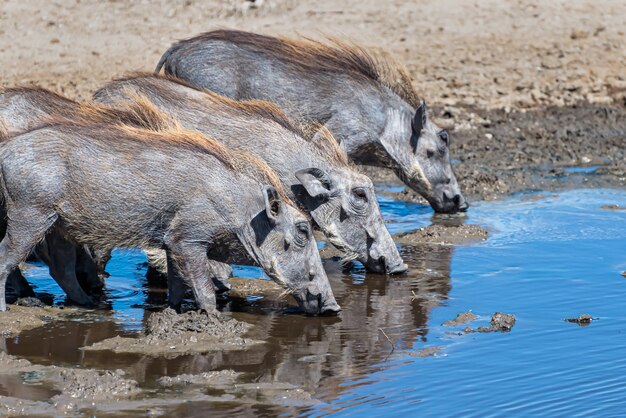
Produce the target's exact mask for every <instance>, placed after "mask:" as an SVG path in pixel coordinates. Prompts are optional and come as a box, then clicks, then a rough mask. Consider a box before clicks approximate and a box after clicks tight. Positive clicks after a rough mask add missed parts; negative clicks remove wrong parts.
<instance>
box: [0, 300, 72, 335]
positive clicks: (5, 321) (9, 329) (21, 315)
mask: <svg viewBox="0 0 626 418" xmlns="http://www.w3.org/2000/svg"><path fill="white" fill-rule="evenodd" d="M29 299H31V298H29ZM18 303H21V302H20V301H19V300H18ZM30 305H31V306H22V305H21V304H14V305H9V310H8V311H7V312H2V313H1V314H0V336H3V337H10V336H13V335H17V334H19V333H20V332H22V331H25V330H28V329H33V328H37V327H41V326H43V325H45V324H47V323H50V322H51V321H53V320H58V319H61V318H63V317H64V316H68V315H71V314H73V313H75V312H76V309H75V308H53V307H49V306H47V307H38V306H32V303H31V304H30Z"/></svg>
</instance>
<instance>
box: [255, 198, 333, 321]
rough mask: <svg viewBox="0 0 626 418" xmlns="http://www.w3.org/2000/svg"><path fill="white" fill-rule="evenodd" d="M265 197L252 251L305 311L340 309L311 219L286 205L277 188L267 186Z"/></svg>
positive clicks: (271, 275) (257, 222)
mask: <svg viewBox="0 0 626 418" xmlns="http://www.w3.org/2000/svg"><path fill="white" fill-rule="evenodd" d="M263 198H264V201H265V210H264V211H262V212H260V213H259V214H258V215H257V216H256V217H255V218H254V219H253V220H252V222H251V225H250V226H251V228H252V234H253V235H254V238H255V240H254V241H255V242H253V243H249V244H248V245H249V247H251V248H248V250H249V251H251V252H252V253H253V254H255V256H256V257H255V258H256V260H257V262H258V263H259V264H260V265H261V267H263V269H264V270H265V272H266V273H267V274H268V276H270V277H271V278H272V279H273V280H274V281H275V282H276V283H278V284H279V285H281V286H282V287H284V288H285V289H287V292H288V293H291V294H292V295H293V297H294V298H295V299H296V302H298V305H299V306H300V309H302V310H303V311H304V312H306V313H307V314H312V315H317V314H324V313H335V312H339V311H340V308H339V305H338V304H337V301H336V300H335V297H334V296H333V291H332V289H331V288H330V283H329V282H328V277H326V272H325V271H324V267H323V266H322V259H321V258H320V255H319V251H318V249H317V242H316V241H315V238H314V237H313V231H312V230H311V226H310V224H309V221H308V220H307V219H306V217H305V216H304V215H303V214H302V213H301V212H300V211H298V210H297V209H296V208H294V207H293V206H291V205H288V204H285V203H284V202H283V201H282V199H281V198H280V196H279V194H278V192H277V191H276V189H275V188H274V187H272V186H263ZM245 241H247V240H245Z"/></svg>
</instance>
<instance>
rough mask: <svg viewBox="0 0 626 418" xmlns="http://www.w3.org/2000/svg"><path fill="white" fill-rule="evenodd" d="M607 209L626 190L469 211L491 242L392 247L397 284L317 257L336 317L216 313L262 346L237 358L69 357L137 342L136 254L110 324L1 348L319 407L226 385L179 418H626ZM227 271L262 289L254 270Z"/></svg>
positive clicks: (615, 248)
mask: <svg viewBox="0 0 626 418" xmlns="http://www.w3.org/2000/svg"><path fill="white" fill-rule="evenodd" d="M604 205H619V206H621V207H625V206H626V192H624V191H619V190H574V191H568V192H562V193H559V194H558V195H557V194H554V193H544V194H542V195H539V194H525V195H518V196H514V197H512V198H510V199H508V200H505V201H501V202H479V203H476V204H474V205H473V206H472V208H471V209H470V211H469V212H468V213H467V215H466V217H465V218H464V219H461V221H464V222H468V223H478V224H481V225H483V226H486V227H488V228H489V232H490V235H489V239H488V240H487V241H485V242H480V243H475V244H471V245H466V246H446V247H442V246H437V245H419V246H414V247H411V246H402V248H401V251H402V255H403V257H404V258H405V261H406V262H407V263H408V265H409V268H410V270H409V272H408V273H406V274H403V275H399V276H392V277H387V276H384V275H376V274H369V273H365V272H364V270H363V269H362V267H359V266H358V265H357V266H355V267H354V268H353V269H352V270H351V271H348V272H345V271H344V270H343V269H342V267H341V265H340V264H339V262H338V261H336V260H326V261H325V267H326V270H327V274H328V276H329V279H330V281H331V284H332V286H333V290H334V292H335V295H336V298H337V300H338V302H339V303H340V304H341V306H342V308H343V311H342V313H341V315H340V317H339V318H332V317H331V318H327V317H322V318H317V317H304V316H301V315H298V314H290V313H289V312H290V311H289V310H285V307H284V306H283V305H276V306H274V305H272V304H271V303H270V304H269V305H264V308H263V309H259V308H258V307H257V305H258V304H260V303H265V302H266V301H265V299H263V300H260V299H258V298H256V297H251V298H250V299H249V300H243V301H241V302H239V303H233V302H225V305H224V310H226V311H229V310H233V311H234V312H233V313H232V315H233V316H235V317H237V318H238V319H243V320H248V321H250V322H253V323H254V324H255V331H254V336H253V338H257V339H263V340H265V341H267V343H266V344H265V345H262V346H258V347H254V348H252V349H250V350H248V351H244V352H238V353H209V354H203V355H190V356H182V357H177V358H175V359H165V358H141V357H137V356H113V355H111V354H106V353H82V352H80V351H79V350H77V347H78V346H81V345H83V344H85V342H86V341H87V342H92V341H96V340H99V339H104V338H107V337H109V336H111V335H118V334H121V335H132V333H133V332H135V331H136V330H137V329H138V328H139V327H140V326H141V324H142V321H143V319H144V315H145V309H143V308H144V307H146V306H150V300H151V298H153V297H154V295H152V296H151V295H150V294H149V292H147V291H146V284H145V279H144V275H145V266H144V264H143V263H144V262H145V259H144V257H143V255H142V253H141V252H132V251H131V252H116V253H115V254H114V257H113V260H112V265H111V266H109V271H110V272H111V273H112V277H111V278H110V279H109V280H108V281H107V285H108V289H109V290H108V296H109V299H110V301H111V304H112V308H113V310H112V311H111V313H110V321H103V322H92V323H88V322H80V321H68V322H66V323H65V322H62V323H58V324H53V325H51V326H49V327H47V328H45V329H44V330H43V331H41V330H39V331H37V332H32V331H29V332H27V333H24V334H22V335H21V336H20V337H19V338H16V339H10V340H7V341H6V345H7V349H8V350H9V352H11V353H14V354H19V355H22V356H25V357H27V358H29V359H30V360H31V361H37V362H47V363H48V364H49V363H53V364H55V363H58V364H80V365H83V366H85V367H100V368H118V367H120V368H124V369H125V370H127V371H128V372H129V375H130V377H132V378H134V379H137V380H138V381H140V383H141V384H142V385H143V386H147V387H154V386H155V385H156V384H155V381H156V379H157V378H158V377H160V376H162V375H164V374H167V375H176V374H181V373H191V374H193V373H201V372H204V371H210V370H216V369H234V370H236V371H238V372H243V373H244V374H243V377H241V378H240V381H241V382H242V383H252V382H254V383H258V384H261V383H263V384H268V383H274V384H278V383H280V384H282V385H286V384H289V385H293V386H294V387H298V388H301V389H302V390H303V391H304V392H303V393H308V394H310V396H311V397H312V399H313V400H314V401H315V402H317V403H316V404H315V405H311V406H306V407H303V406H300V407H298V408H296V409H294V408H293V407H292V406H290V405H294V403H293V402H295V401H294V400H293V399H292V400H282V401H281V400H280V399H279V398H280V397H275V396H273V395H272V396H270V395H268V393H270V392H264V394H263V395H261V394H260V393H261V392H258V391H256V392H254V394H253V393H252V392H251V391H248V392H246V391H247V390H248V389H245V390H244V389H241V388H239V389H237V390H236V389H234V388H232V389H225V393H226V394H227V395H228V396H229V397H228V399H230V401H229V402H211V401H198V402H190V403H185V405H184V406H173V405H169V406H168V405H165V406H163V408H162V410H163V411H165V413H171V414H176V413H180V414H185V416H204V415H206V414H210V413H216V412H219V413H224V414H252V413H268V414H274V415H276V414H286V415H294V414H304V415H309V416H321V415H326V414H337V415H342V416H344V415H362V416H381V415H392V414H393V415H397V416H413V415H417V414H420V413H421V414H422V415H428V416H435V415H442V416H459V415H461V416H481V417H482V416H490V415H501V416H511V415H525V416H527V415H535V416H536V415H549V416H555V415H558V416H568V415H613V416H616V415H621V414H622V413H623V411H624V409H625V408H626V401H624V400H623V390H624V388H625V387H626V379H625V378H624V376H626V357H624V356H623V353H624V350H625V349H626V333H624V332H623V329H624V324H626V313H625V312H624V309H623V301H624V300H626V280H624V277H623V276H621V275H620V272H622V271H625V270H626V253H625V249H626V211H609V210H605V209H601V207H602V206H604ZM381 208H382V210H383V213H384V216H385V219H386V220H388V221H392V222H391V223H389V224H388V225H389V229H390V231H391V232H403V231H409V230H414V229H416V228H418V227H422V226H426V225H429V224H430V223H431V222H432V221H433V216H432V211H431V210H430V209H429V208H427V207H425V206H422V205H418V204H414V203H403V202H395V201H392V200H390V199H386V198H384V197H381ZM435 221H437V222H439V221H440V220H439V219H438V218H436V219H435ZM457 221H458V220H455V222H457ZM446 222H447V221H446ZM235 272H236V275H238V276H243V277H253V278H262V277H263V274H262V272H260V270H258V269H255V268H247V267H246V268H243V267H242V268H236V269H235ZM46 274H47V273H46V271H45V270H44V269H43V267H41V266H39V267H36V268H34V269H32V270H30V271H29V272H28V276H29V279H30V280H33V281H34V282H35V283H36V284H37V285H38V290H39V291H46V292H48V293H51V294H52V295H54V297H55V301H57V303H60V302H62V300H63V297H62V293H61V291H60V289H58V287H56V285H54V284H53V282H52V281H51V280H50V279H48V278H47V277H46ZM162 296H163V295H162V293H161V297H162ZM160 300H161V301H162V298H161V299H160ZM154 306H159V305H158V303H155V305H154ZM470 309H471V310H472V312H473V313H475V314H476V315H478V316H479V318H478V319H477V320H476V322H475V324H478V325H482V324H484V323H488V321H489V317H490V315H491V314H493V313H494V312H496V311H502V312H507V313H513V314H515V315H516V316H517V322H516V325H515V326H514V328H513V330H512V331H511V332H509V333H491V334H476V333H474V334H462V333H459V331H460V328H461V327H458V328H450V327H444V326H442V323H443V322H445V321H446V320H448V319H452V318H454V317H455V316H456V315H457V314H458V313H460V312H465V311H467V310H470ZM583 313H588V314H590V315H591V316H593V317H594V318H597V319H596V320H594V321H593V322H592V323H591V324H590V325H589V326H587V327H580V326H578V325H577V324H572V323H568V322H565V321H564V319H565V318H569V317H576V316H578V315H580V314H583ZM77 324H79V325H77ZM475 324H472V325H473V326H474V325H475ZM383 331H384V333H383ZM61 341H63V344H61ZM432 346H436V347H439V349H438V351H437V354H436V355H434V356H430V357H419V356H410V355H409V354H410V353H411V352H413V351H416V350H420V349H422V348H424V347H432ZM259 390H261V389H259ZM279 392H280V391H279ZM155 393H156V394H157V395H156V396H157V397H161V398H163V397H166V396H168V395H166V394H163V392H159V391H157V392H155ZM183 393H184V392H183ZM281 393H283V392H281ZM170 396H171V395H170ZM290 402H291V403H290ZM297 405H303V404H302V403H297ZM306 405H310V403H307V404H306Z"/></svg>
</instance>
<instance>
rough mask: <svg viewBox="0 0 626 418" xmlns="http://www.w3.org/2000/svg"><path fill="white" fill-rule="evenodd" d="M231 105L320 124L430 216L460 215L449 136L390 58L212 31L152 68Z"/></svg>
mask: <svg viewBox="0 0 626 418" xmlns="http://www.w3.org/2000/svg"><path fill="white" fill-rule="evenodd" d="M161 68H164V71H165V73H167V74H169V75H173V76H176V77H178V78H181V79H183V80H185V81H187V82H189V83H191V84H192V85H194V86H197V87H200V88H206V89H209V90H212V91H215V92H217V93H219V94H222V95H225V96H227V97H230V98H233V99H237V100H239V99H261V100H269V101H271V102H274V103H276V104H278V105H279V106H280V107H281V108H282V109H283V110H285V111H286V112H287V113H288V114H289V115H290V116H292V117H294V118H297V119H304V120H307V121H315V122H317V123H319V124H321V125H324V126H325V127H327V128H328V129H329V130H330V131H331V132H332V133H333V134H334V135H335V137H336V138H337V139H338V140H339V141H340V142H341V144H342V146H343V147H344V148H345V150H346V151H347V152H348V154H349V155H350V157H351V158H352V159H353V160H354V161H356V162H358V163H360V164H367V165H374V166H381V167H388V168H391V169H393V170H394V171H395V173H396V174H397V175H398V177H399V178H400V179H402V180H403V181H404V182H405V183H406V184H407V185H408V186H409V187H411V188H412V189H414V190H415V191H417V192H418V193H419V194H421V195H422V196H423V197H424V198H426V199H427V200H428V202H429V203H430V204H431V206H432V207H433V208H434V209H435V211H437V212H450V213H452V212H457V211H459V210H461V211H462V210H465V209H467V207H468V205H467V203H466V202H465V199H464V198H463V196H462V194H461V192H460V190H459V186H458V184H457V181H456V177H455V176H454V172H453V170H452V167H451V165H450V156H449V150H448V147H449V135H448V133H447V132H446V131H445V130H443V129H440V128H439V127H438V126H437V125H435V124H434V123H433V122H432V120H431V119H430V118H429V117H428V111H427V109H426V104H425V103H423V102H420V100H419V98H418V95H417V93H416V91H415V90H414V88H413V86H412V85H411V80H410V76H409V75H408V72H407V71H406V70H405V69H404V68H403V67H402V66H401V65H399V64H398V63H397V62H396V61H395V60H393V59H392V58H391V57H389V56H386V55H385V54H382V53H378V54H376V53H373V52H371V51H367V50H365V49H364V48H362V47H359V46H356V45H352V44H346V43H342V42H340V41H338V40H332V39H331V40H329V41H328V42H327V43H322V42H318V41H315V40H311V39H304V40H290V39H285V38H273V37H269V36H263V35H258V34H254V33H248V32H241V31H234V30H216V31H213V32H208V33H204V34H202V35H199V36H196V37H194V38H191V39H187V40H183V41H180V42H178V43H176V44H174V45H173V46H172V47H171V48H170V49H168V50H167V52H165V54H164V55H163V57H162V58H161V60H160V61H159V63H158V65H157V67H156V70H155V72H156V73H158V72H160V70H161Z"/></svg>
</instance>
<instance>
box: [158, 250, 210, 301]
mask: <svg viewBox="0 0 626 418" xmlns="http://www.w3.org/2000/svg"><path fill="white" fill-rule="evenodd" d="M166 253H167V283H168V291H169V293H168V297H169V298H170V306H172V307H173V308H174V309H176V310H178V311H179V310H180V303H181V302H182V299H183V297H184V292H185V288H184V286H183V283H184V284H187V285H188V286H190V287H191V289H192V290H193V294H194V297H195V299H196V303H197V304H198V307H199V308H200V309H204V310H205V311H207V312H210V311H214V310H215V291H214V290H213V282H212V280H211V277H212V276H213V272H212V271H211V270H212V268H211V266H210V263H209V261H208V259H207V256H206V254H207V248H206V246H203V245H201V244H198V243H189V242H180V241H179V242H175V243H169V244H168V245H167V250H166Z"/></svg>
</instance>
